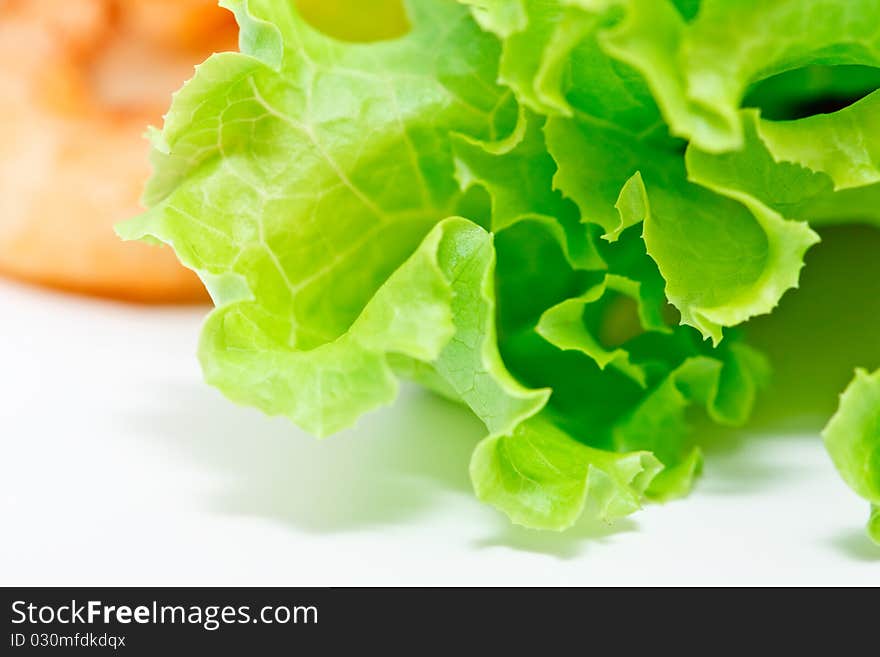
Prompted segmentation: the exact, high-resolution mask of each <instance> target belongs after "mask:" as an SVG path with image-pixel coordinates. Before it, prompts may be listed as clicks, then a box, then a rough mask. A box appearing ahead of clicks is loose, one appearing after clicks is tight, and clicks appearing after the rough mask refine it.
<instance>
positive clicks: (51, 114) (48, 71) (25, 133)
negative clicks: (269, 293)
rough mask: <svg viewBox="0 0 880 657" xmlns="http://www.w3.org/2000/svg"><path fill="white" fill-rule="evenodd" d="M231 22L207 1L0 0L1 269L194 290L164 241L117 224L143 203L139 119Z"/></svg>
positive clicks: (223, 46) (88, 288)
mask: <svg viewBox="0 0 880 657" xmlns="http://www.w3.org/2000/svg"><path fill="white" fill-rule="evenodd" d="M236 34H237V31H236V28H235V23H234V20H233V18H232V14H230V13H229V12H227V11H225V10H223V9H220V8H218V7H217V6H216V0H63V1H59V0H0V61H2V62H3V66H2V68H0V98H2V99H3V103H2V104H0V272H2V273H5V274H8V275H11V276H15V277H19V278H23V279H27V280H32V281H36V282H40V283H45V284H48V285H52V286H56V287H62V288H68V289H73V290H78V291H83V292H89V293H94V294H103V295H108V296H114V297H121V298H127V299H134V300H141V301H187V300H195V299H200V298H204V296H205V292H204V289H203V288H202V285H201V283H200V282H199V281H198V279H197V278H196V277H195V275H194V274H192V273H191V272H189V271H188V270H185V269H182V268H181V266H180V265H179V264H178V263H177V261H176V259H175V258H174V256H173V254H172V253H171V252H170V250H169V249H165V248H156V247H150V246H146V245H143V244H135V243H123V242H121V241H120V240H119V239H118V238H117V237H116V235H115V234H114V233H113V224H114V223H116V222H117V221H120V220H122V219H125V218H126V217H129V216H132V215H135V214H137V213H138V212H140V205H139V203H138V198H139V196H140V192H141V188H142V186H143V183H144V181H145V180H146V178H147V176H148V175H149V164H148V161H147V148H148V147H147V143H146V141H145V140H144V139H143V137H142V134H143V132H144V129H145V127H146V126H147V125H148V124H158V123H160V121H161V115H162V112H163V111H164V110H165V109H166V108H167V106H168V99H169V96H170V94H171V92H173V91H174V90H175V89H177V88H178V87H180V86H181V84H182V82H183V81H184V80H185V79H187V78H189V77H191V75H192V71H193V65H194V64H196V63H198V62H200V61H201V60H203V59H204V58H205V57H206V56H207V55H209V54H210V53H211V52H214V51H219V50H230V49H233V48H235V45H236Z"/></svg>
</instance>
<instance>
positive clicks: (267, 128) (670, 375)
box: [120, 0, 880, 541]
mask: <svg viewBox="0 0 880 657" xmlns="http://www.w3.org/2000/svg"><path fill="white" fill-rule="evenodd" d="M221 4H223V5H224V6H226V7H227V8H229V9H231V10H232V11H233V12H234V13H235V15H236V18H237V20H238V23H239V25H240V29H241V36H240V48H241V52H240V53H222V54H217V55H214V56H212V57H211V58H209V59H208V60H207V61H206V62H205V63H203V64H202V65H201V66H199V67H198V68H197V71H196V75H195V77H194V78H193V79H192V80H191V81H189V82H188V83H187V84H186V85H185V86H184V87H183V89H181V90H180V91H179V92H178V93H177V94H176V95H175V96H174V99H173V103H172V106H171V109H170V111H169V112H168V114H167V116H166V117H165V125H164V128H163V129H162V130H161V131H158V130H154V131H153V132H152V133H151V135H150V136H151V140H152V145H153V152H152V162H153V165H154V170H155V172H154V175H153V177H152V179H151V181H150V182H149V185H148V187H147V190H146V194H145V202H146V205H147V207H148V208H149V210H148V211H147V212H146V213H145V214H143V215H142V216H140V217H138V218H136V219H134V220H132V221H130V222H128V223H126V224H124V225H123V226H122V227H121V228H120V233H121V234H122V235H123V237H125V238H129V239H144V238H148V239H153V240H159V241H161V242H164V243H167V244H170V245H171V246H172V247H173V248H174V250H175V251H176V253H177V255H178V257H179V258H180V260H181V262H183V263H184V264H185V265H186V266H188V267H191V268H192V269H194V270H195V271H196V272H198V274H199V275H200V276H201V278H202V280H203V281H204V282H205V284H206V285H207V287H208V289H209V290H210V292H211V295H212V298H213V300H214V302H215V304H216V308H215V309H214V311H213V312H212V313H211V315H210V316H209V318H208V320H207V322H206V324H205V327H204V333H203V336H202V341H201V348H200V357H201V362H202V365H203V368H204V372H205V376H206V378H207V380H208V381H209V382H210V383H211V384H213V385H215V386H217V387H218V388H220V389H221V390H222V391H223V392H224V393H225V394H226V395H227V396H228V397H230V398H231V399H233V400H235V401H238V402H242V403H246V404H251V405H254V406H257V407H259V408H261V409H262V410H264V411H265V412H267V413H270V414H283V415H285V416H287V417H289V418H290V419H291V420H292V421H293V422H295V423H296V424H298V425H299V426H301V427H303V428H305V429H306V430H308V431H310V432H312V433H314V434H316V435H318V436H326V435H328V434H331V433H333V432H336V431H339V430H341V429H343V428H345V427H348V426H350V425H352V424H353V423H354V422H355V421H356V420H357V418H358V417H360V416H361V415H362V414H364V413H366V412H368V411H370V410H373V409H375V408H376V407H378V406H382V405H385V404H388V403H390V402H391V401H392V400H393V399H394V398H395V395H396V394H397V390H398V380H399V378H401V377H402V378H406V379H411V380H415V381H417V382H419V383H421V384H423V385H425V386H427V387H429V388H431V389H433V390H436V391H437V392H439V393H440V394H443V395H445V396H447V397H449V398H451V399H454V400H457V401H460V402H462V403H463V404H466V405H467V406H468V407H469V408H470V409H471V410H472V411H473V413H475V414H476V415H477V416H478V417H479V418H480V419H481V420H482V421H483V422H484V423H485V426H486V431H487V436H486V438H485V439H484V440H483V441H482V442H480V443H479V444H478V445H477V446H476V448H475V450H474V453H473V458H472V461H471V467H470V471H471V477H472V480H473V485H474V489H475V491H476V493H477V496H478V497H479V498H480V499H482V500H485V501H487V502H489V503H491V504H493V505H495V506H496V507H498V508H499V509H501V510H502V511H503V512H505V513H506V514H507V515H508V516H509V517H510V518H511V520H513V521H514V522H516V523H519V524H522V525H526V526H529V527H535V528H547V529H562V528H565V527H568V526H569V525H571V524H572V523H574V522H575V521H576V520H577V518H578V517H579V515H580V514H581V513H582V512H583V510H584V508H585V504H586V502H587V500H589V501H590V505H589V507H588V508H589V509H590V512H594V513H597V514H599V515H600V516H601V517H602V518H604V519H607V520H613V519H615V518H619V517H621V516H625V515H627V514H630V513H632V512H634V511H635V510H637V509H638V508H639V507H640V506H641V505H642V503H643V502H644V500H645V499H649V500H666V499H669V498H672V497H676V496H681V495H684V494H686V493H687V492H688V491H689V490H690V488H691V487H692V485H693V483H694V480H695V478H696V477H697V476H698V474H699V472H700V469H701V462H702V461H701V451H700V446H699V441H698V440H697V436H695V435H694V434H693V433H691V432H690V431H689V421H688V419H689V417H690V414H691V413H692V412H693V411H694V410H698V411H701V412H702V413H704V414H705V415H706V416H708V418H710V419H711V420H713V421H714V422H717V423H719V424H722V425H739V424H741V423H743V422H744V421H746V419H747V418H748V416H749V413H750V411H751V408H752V405H753V402H754V400H755V396H756V393H757V392H758V390H759V388H761V386H762V385H763V384H764V383H765V381H766V380H767V377H768V367H767V365H766V363H765V359H764V358H763V357H762V356H761V355H760V354H759V353H757V352H756V351H755V350H753V349H752V348H750V347H749V346H747V345H746V344H744V343H743V341H742V339H741V338H740V337H739V336H738V335H737V334H736V332H735V331H734V330H731V329H732V327H735V326H736V325H738V324H741V323H743V322H745V321H746V320H748V319H749V318H750V317H753V316H755V315H759V314H764V313H768V312H770V311H771V310H772V309H773V308H774V307H775V306H776V305H777V303H778V302H779V300H780V298H781V297H782V295H783V294H784V293H785V292H786V291H787V290H789V289H791V288H793V287H796V286H797V284H798V277H799V274H800V270H801V268H802V266H803V257H804V254H805V252H806V251H807V249H809V248H810V247H811V246H812V245H814V244H815V243H816V242H817V241H818V236H817V234H816V233H815V232H814V231H813V230H812V229H811V226H820V225H822V224H827V223H833V222H843V221H861V222H868V223H875V224H877V223H880V92H874V93H870V94H868V95H866V96H865V97H864V98H862V99H861V100H859V101H858V102H855V103H853V104H851V105H849V106H846V107H845V108H843V109H839V110H838V111H832V112H831V113H815V112H813V113H812V114H811V115H809V116H806V117H804V118H793V116H796V115H797V114H798V113H799V112H800V113H803V112H804V105H805V104H806V103H807V101H808V100H809V98H810V97H811V94H813V95H815V93H816V90H823V92H828V93H831V94H832V95H834V94H836V95H838V96H841V97H844V96H845V97H853V96H854V95H858V94H862V95H864V93H866V92H868V91H871V90H872V89H874V88H876V86H877V81H878V77H880V76H878V70H877V69H876V68H872V67H880V29H878V26H880V0H409V2H408V3H406V9H407V15H408V17H409V22H410V29H409V30H408V32H407V33H406V34H405V35H404V36H401V37H400V38H397V39H393V40H386V41H382V42H376V43H360V44H354V43H345V42H342V41H340V40H336V39H334V38H332V37H330V36H327V35H325V34H324V33H322V32H320V31H318V30H317V29H316V28H314V27H312V26H311V25H310V24H308V23H307V22H305V20H304V19H303V18H302V17H301V16H300V15H299V14H298V12H297V9H296V7H295V4H294V3H293V2H292V1H291V0H223V1H222V2H221ZM830 66H844V67H846V68H845V69H841V70H843V71H844V74H843V75H840V74H836V75H833V76H832V77H831V78H829V76H828V71H829V69H828V67H830ZM780 74H783V75H780ZM774 76H778V79H777V82H776V84H774V85H770V86H769V87H765V88H762V86H761V84H760V83H761V81H763V80H767V79H769V78H772V77H774ZM747 95H748V96H750V97H752V98H754V99H757V100H756V103H757V104H758V105H759V106H760V107H762V108H764V113H765V114H767V116H763V115H762V113H761V112H760V111H758V110H757V109H743V107H744V99H746V97H747ZM773 113H775V114H776V117H775V118H774V117H773V116H771V115H772V114H773ZM806 113H807V114H810V112H806ZM778 118H782V119H788V120H775V119H778ZM825 438H826V442H827V446H828V449H829V451H830V453H831V455H832V457H833V460H834V462H835V464H836V465H837V466H838V468H839V469H840V471H841V473H842V474H843V476H844V478H845V479H846V481H847V482H848V483H849V484H850V485H851V486H852V487H853V488H854V489H855V490H856V491H857V492H858V493H859V494H861V495H862V496H863V497H865V498H867V500H868V501H869V502H870V503H871V504H872V509H873V521H872V524H871V529H870V531H871V533H872V535H873V537H874V538H875V540H878V541H880V520H878V507H880V373H878V374H874V375H868V374H867V373H865V372H859V373H858V375H857V377H856V379H855V381H854V382H853V384H852V386H851V387H850V388H849V389H848V390H847V392H846V393H845V394H844V396H843V398H842V403H841V408H840V411H839V412H838V414H837V415H836V416H835V418H834V419H833V420H832V421H831V423H830V424H829V426H828V428H827V430H826V433H825Z"/></svg>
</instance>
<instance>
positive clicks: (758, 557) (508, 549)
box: [0, 283, 880, 585]
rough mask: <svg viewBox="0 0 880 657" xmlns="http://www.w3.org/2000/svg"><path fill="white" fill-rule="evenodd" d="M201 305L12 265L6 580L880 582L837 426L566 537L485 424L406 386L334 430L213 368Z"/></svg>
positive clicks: (0, 413) (743, 447)
mask: <svg viewBox="0 0 880 657" xmlns="http://www.w3.org/2000/svg"><path fill="white" fill-rule="evenodd" d="M205 312H206V311H205V309H203V308H180V309H156V308H152V309H151V308H139V307H136V306H126V305H122V304H113V303H107V302H101V301H92V300H83V299H77V298H75V297H69V296H65V295H62V294H57V293H53V292H46V291H42V290H37V289H33V288H28V287H24V286H16V285H14V284H8V283H0V442H2V458H0V495H2V498H0V501H2V507H0V508H2V530H0V535H2V540H0V584H3V585H53V584H55V585H62V584H68V585H245V584H248V585H345V584H347V585H361V584H374V585H386V584H387V585H390V584H404V585H427V584H435V585H446V584H461V585H468V584H471V585H480V584H494V585H508V584H509V585H514V584H527V585H532V584H547V585H556V584H585V585H595V584H873V585H880V549H877V548H875V547H874V546H873V545H872V544H871V543H870V542H869V541H868V539H867V538H866V537H865V536H864V533H863V525H864V522H865V520H866V515H867V504H866V503H865V502H863V501H862V500H860V499H859V498H857V497H856V496H855V495H854V494H853V493H851V492H850V491H849V490H848V489H847V488H846V487H845V486H844V485H843V483H842V482H841V481H840V480H839V479H838V477H837V475H836V473H835V471H834V469H833V468H832V466H831V464H830V462H829V461H828V459H827V457H826V455H825V454H824V452H823V450H822V446H821V441H820V439H819V436H818V434H817V433H809V434H806V435H772V436H754V435H753V436H742V437H740V438H734V437H731V438H728V439H727V440H726V443H725V445H724V446H722V447H721V448H715V449H713V450H711V451H710V452H709V454H708V455H707V463H706V468H705V473H704V477H703V479H702V480H701V482H700V484H699V486H698V488H697V490H696V491H695V493H694V494H693V495H692V496H691V497H689V498H688V499H685V500H681V501H677V502H673V503H670V504H667V505H664V506H649V507H647V508H646V509H645V510H644V511H642V512H640V513H638V514H636V515H635V516H632V518H631V519H627V520H624V521H621V522H618V523H617V524H615V525H614V526H610V527H608V526H602V525H597V524H595V523H590V522H584V523H581V524H580V525H578V526H577V527H575V528H574V529H573V530H571V531H569V532H567V533H563V534H546V533H539V532H532V531H527V530H523V529H519V528H515V527H512V526H510V525H509V524H508V522H507V520H506V519H505V518H504V517H503V516H501V515H500V514H498V513H497V512H496V511H494V510H493V509H491V508H489V507H486V506H484V505H482V504H480V503H479V502H477V501H476V499H475V498H474V497H473V495H472V493H471V492H470V484H469V481H468V476H467V465H468V458H469V456H470V452H471V449H472V447H473V445H474V444H475V443H476V441H477V440H478V439H479V438H480V436H481V430H480V425H479V424H478V423H477V422H476V421H475V420H473V419H472V418H470V417H468V415H467V413H465V412H464V411H463V410H461V409H458V408H456V407H454V406H453V405H451V404H449V403H446V402H444V401H442V400H439V399H436V398H434V397H431V396H430V395H428V394H426V393H423V392H420V391H418V390H415V389H410V388H407V389H405V392H404V394H403V395H402V397H401V399H400V400H399V401H398V403H397V404H396V405H395V406H394V407H392V408H387V409H383V410H381V411H379V412H377V413H374V414H372V415H370V416H368V417H366V418H364V419H362V421H361V422H360V424H359V425H358V426H357V427H356V428H355V429H353V430H350V431H347V432H345V433H343V434H340V435H337V436H333V437H331V438H328V439H326V440H325V441H323V442H319V441H317V440H314V439H312V438H311V437H309V436H307V435H305V434H304V433H303V432H301V431H299V430H297V429H296V428H295V427H293V426H291V425H290V424H289V423H287V422H286V421H284V420H282V419H277V418H275V419H272V418H267V417H264V416H263V415H261V414H260V413H259V412H257V411H255V410H253V409H248V408H240V407H237V406H235V405H233V404H232V403H230V402H228V401H226V400H225V399H224V398H222V396H221V395H220V394H219V393H218V392H216V391H215V390H213V389H211V388H209V387H208V386H206V385H205V384H203V383H202V382H201V376H200V372H199V368H198V364H197V361H196V358H195V355H194V354H195V347H196V342H197V338H198V332H199V324H200V321H201V318H202V316H203V315H204V314H205Z"/></svg>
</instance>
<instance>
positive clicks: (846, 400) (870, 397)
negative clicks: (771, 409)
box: [822, 369, 880, 545]
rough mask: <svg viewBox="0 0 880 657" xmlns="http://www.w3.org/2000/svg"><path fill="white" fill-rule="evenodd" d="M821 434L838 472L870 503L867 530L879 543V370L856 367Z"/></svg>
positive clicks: (879, 543)
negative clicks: (872, 370)
mask: <svg viewBox="0 0 880 657" xmlns="http://www.w3.org/2000/svg"><path fill="white" fill-rule="evenodd" d="M822 436H823V438H824V440H825V448H826V449H827V450H828V453H829V454H830V455H831V460H832V461H834V465H835V466H836V467H837V471H838V472H839V473H840V476H841V477H843V480H844V481H845V482H846V483H847V485H848V486H849V487H850V488H852V489H853V490H854V491H855V492H856V493H857V494H858V495H860V496H861V497H863V498H865V499H866V500H868V502H870V503H871V515H870V520H869V522H868V533H869V535H870V536H871V538H873V539H874V541H875V542H876V543H877V544H878V545H880V531H878V529H880V525H878V520H877V508H878V506H880V370H878V371H876V372H874V373H873V374H869V373H868V372H866V371H865V370H862V369H859V370H856V375H855V378H854V379H853V381H852V383H850V384H849V386H848V387H847V389H846V390H845V391H844V392H843V394H842V395H841V396H840V407H839V408H838V410H837V413H835V414H834V417H832V418H831V421H830V422H828V425H827V426H826V427H825V431H824V432H823V433H822Z"/></svg>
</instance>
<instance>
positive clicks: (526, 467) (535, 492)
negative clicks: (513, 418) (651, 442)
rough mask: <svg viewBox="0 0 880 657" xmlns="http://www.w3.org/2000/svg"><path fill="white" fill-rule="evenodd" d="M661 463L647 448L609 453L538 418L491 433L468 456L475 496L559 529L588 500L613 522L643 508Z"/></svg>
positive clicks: (515, 517) (526, 521)
mask: <svg viewBox="0 0 880 657" xmlns="http://www.w3.org/2000/svg"><path fill="white" fill-rule="evenodd" d="M661 467H662V466H660V464H659V463H658V462H657V460H656V459H655V458H654V457H653V456H651V454H650V453H648V452H633V453H629V454H614V453H612V452H606V451H602V450H597V449H593V448H590V447H587V446H586V445H583V444H581V443H579V442H578V441H576V440H575V439H574V438H572V437H571V436H569V435H568V434H566V433H564V432H563V431H560V430H559V429H558V428H556V426H555V425H554V424H553V423H552V422H550V421H547V420H546V419H545V418H544V417H542V416H538V417H535V418H534V419H532V420H529V421H528V422H526V423H524V424H522V425H520V426H519V427H518V428H517V429H516V431H515V432H513V433H512V434H510V435H502V436H490V437H489V438H486V439H485V440H484V441H483V442H481V443H480V444H479V445H478V446H477V449H476V450H475V451H474V455H473V458H472V459H471V479H472V480H473V483H474V489H475V490H476V492H477V497H479V498H480V499H481V500H483V501H485V502H488V503H490V504H492V505H494V506H496V507H498V508H499V509H500V510H501V511H503V512H504V513H506V514H507V515H508V516H509V517H510V519H511V520H512V521H513V522H514V523H516V524H519V525H524V526H526V527H533V528H538V529H555V530H561V529H565V528H567V527H570V526H571V525H572V524H574V522H575V521H576V520H577V519H578V518H579V517H580V515H581V513H582V511H583V509H584V505H585V503H586V501H587V498H591V499H592V501H593V502H594V504H595V508H596V509H597V513H598V515H599V517H600V518H602V519H603V520H606V521H609V522H610V521H613V520H615V519H617V518H621V517H623V516H626V515H629V514H630V513H633V512H634V511H636V510H638V509H639V508H640V507H641V503H642V500H643V496H644V492H645V489H646V488H647V487H648V485H649V484H650V482H651V480H652V479H653V478H654V476H655V475H656V474H657V472H659V470H660V469H661Z"/></svg>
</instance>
